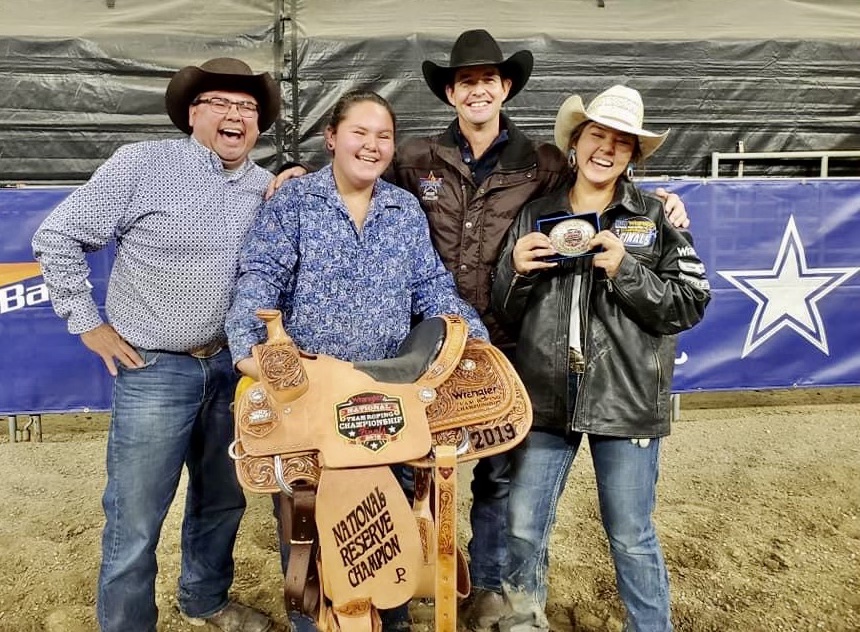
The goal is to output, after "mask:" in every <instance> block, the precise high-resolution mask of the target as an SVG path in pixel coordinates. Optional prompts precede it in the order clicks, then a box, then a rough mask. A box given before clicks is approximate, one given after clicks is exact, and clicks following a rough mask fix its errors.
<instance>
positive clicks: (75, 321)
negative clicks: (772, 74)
mask: <svg viewBox="0 0 860 632" xmlns="http://www.w3.org/2000/svg"><path fill="white" fill-rule="evenodd" d="M103 323H104V320H103V319H102V317H101V314H99V308H98V307H96V304H95V303H94V302H92V300H86V299H84V300H81V301H79V302H77V301H76V302H75V304H74V305H72V306H71V309H70V310H69V319H68V321H67V323H66V324H67V327H68V328H69V333H70V334H83V333H86V332H88V331H92V330H93V329H95V328H96V327H98V326H99V325H101V324H103Z"/></svg>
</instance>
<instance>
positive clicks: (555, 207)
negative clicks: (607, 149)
mask: <svg viewBox="0 0 860 632" xmlns="http://www.w3.org/2000/svg"><path fill="white" fill-rule="evenodd" d="M569 194H570V187H561V188H558V189H556V190H555V191H554V192H552V193H550V194H549V195H548V196H547V197H548V198H549V200H550V204H549V207H548V208H549V209H550V210H548V211H547V212H546V213H544V214H543V215H550V214H553V213H558V212H559V211H565V212H567V213H570V200H569V198H568V195H569ZM621 209H624V210H626V211H628V212H629V213H632V214H634V215H638V214H639V213H642V212H644V211H645V210H646V209H645V204H644V198H643V197H642V193H641V192H640V191H639V190H638V189H637V188H636V185H635V184H633V183H632V182H630V181H629V180H628V179H627V178H619V179H618V183H617V184H616V185H615V195H614V196H613V197H612V202H610V204H609V206H608V207H607V211H612V212H618V211H619V210H621Z"/></svg>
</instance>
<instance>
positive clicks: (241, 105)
mask: <svg viewBox="0 0 860 632" xmlns="http://www.w3.org/2000/svg"><path fill="white" fill-rule="evenodd" d="M201 103H205V104H206V105H208V106H209V107H210V108H211V109H212V111H213V112H215V114H227V112H229V111H230V108H231V107H233V106H234V105H235V106H236V109H237V110H238V111H239V116H241V117H242V118H254V117H255V116H257V104H256V103H254V102H253V101H231V100H230V99H224V98H222V97H209V98H207V99H195V100H194V101H192V103H191V105H199V104H201Z"/></svg>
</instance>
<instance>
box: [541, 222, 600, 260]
mask: <svg viewBox="0 0 860 632" xmlns="http://www.w3.org/2000/svg"><path fill="white" fill-rule="evenodd" d="M595 233H596V231H595V230H594V226H592V224H591V222H588V221H586V220H584V219H566V220H564V221H561V222H559V223H558V224H556V225H555V226H553V227H552V230H551V231H549V240H550V242H552V245H553V247H554V248H555V249H556V251H558V254H560V255H564V256H566V257H575V256H577V255H582V254H585V253H586V252H588V250H589V248H588V242H589V241H590V240H591V238H592V237H594V235H595Z"/></svg>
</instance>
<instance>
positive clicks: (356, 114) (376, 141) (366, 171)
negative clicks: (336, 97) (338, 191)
mask: <svg viewBox="0 0 860 632" xmlns="http://www.w3.org/2000/svg"><path fill="white" fill-rule="evenodd" d="M325 137H326V144H327V145H328V147H329V148H330V149H331V151H332V152H333V153H334V158H333V160H332V168H333V169H334V175H335V181H336V182H337V183H338V186H339V187H340V186H343V185H347V186H349V187H350V188H352V189H366V188H367V187H369V186H370V187H372V186H373V184H374V183H375V182H376V179H377V178H379V177H380V176H381V175H382V174H383V173H384V172H385V170H386V169H387V168H388V165H389V164H390V163H391V159H392V158H393V157H394V119H392V117H391V114H390V113H389V111H388V110H387V109H386V108H385V106H383V105H381V104H379V103H375V102H373V101H355V102H353V103H351V104H349V106H348V107H347V109H346V110H345V111H344V112H343V114H342V116H341V117H340V119H339V121H338V123H337V127H335V128H332V127H328V128H326V132H325Z"/></svg>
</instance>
